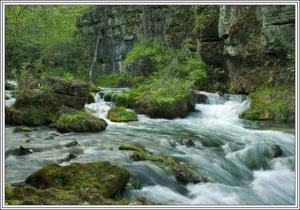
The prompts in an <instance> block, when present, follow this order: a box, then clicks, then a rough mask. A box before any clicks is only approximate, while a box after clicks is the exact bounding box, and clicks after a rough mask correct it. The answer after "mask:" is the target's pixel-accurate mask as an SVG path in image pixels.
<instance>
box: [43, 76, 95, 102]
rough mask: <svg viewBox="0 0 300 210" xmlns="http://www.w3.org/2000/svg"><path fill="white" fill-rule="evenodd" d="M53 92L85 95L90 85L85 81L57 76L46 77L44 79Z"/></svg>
mask: <svg viewBox="0 0 300 210" xmlns="http://www.w3.org/2000/svg"><path fill="white" fill-rule="evenodd" d="M44 83H45V84H46V85H49V86H50V87H51V88H52V89H53V91H54V92H56V93H60V94H63V95H70V96H81V97H86V96H87V95H88V94H89V92H90V85H89V84H88V83H86V82H82V81H77V80H72V81H69V80H66V79H62V78H59V77H47V78H45V80H44Z"/></svg>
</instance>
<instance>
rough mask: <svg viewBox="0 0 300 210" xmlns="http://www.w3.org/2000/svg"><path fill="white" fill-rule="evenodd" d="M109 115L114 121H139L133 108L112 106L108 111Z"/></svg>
mask: <svg viewBox="0 0 300 210" xmlns="http://www.w3.org/2000/svg"><path fill="white" fill-rule="evenodd" d="M107 117H108V119H109V120H110V121H112V122H130V121H137V120H138V117H137V114H136V113H135V112H134V111H133V110H128V109H126V108H125V107H117V106H114V107H112V108H111V109H110V110H109V111H108V113H107Z"/></svg>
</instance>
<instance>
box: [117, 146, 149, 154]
mask: <svg viewBox="0 0 300 210" xmlns="http://www.w3.org/2000/svg"><path fill="white" fill-rule="evenodd" d="M119 150H130V151H136V152H146V149H145V148H144V147H143V146H142V145H139V144H122V145H121V146H120V147H119Z"/></svg>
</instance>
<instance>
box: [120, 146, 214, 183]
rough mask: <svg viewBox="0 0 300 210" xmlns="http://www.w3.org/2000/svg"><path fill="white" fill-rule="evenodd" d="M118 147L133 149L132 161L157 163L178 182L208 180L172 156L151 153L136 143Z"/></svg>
mask: <svg viewBox="0 0 300 210" xmlns="http://www.w3.org/2000/svg"><path fill="white" fill-rule="evenodd" d="M119 149H120V150H129V151H134V152H133V153H132V154H131V155H130V158H131V159H132V160H133V161H144V160H149V161H153V162H156V163H158V164H159V165H161V166H162V167H163V168H165V169H166V170H169V171H171V172H173V173H174V176H175V177H176V180H177V181H178V182H180V183H183V184H187V183H198V182H206V181H208V179H207V177H206V176H204V175H202V174H200V173H199V172H198V171H197V170H196V169H194V168H193V167H192V166H191V165H189V164H187V163H183V162H180V161H178V160H176V159H175V158H173V157H168V156H164V155H156V154H153V153H151V152H149V151H148V150H146V149H145V148H144V147H143V146H140V145H138V144H123V145H121V146H120V147H119Z"/></svg>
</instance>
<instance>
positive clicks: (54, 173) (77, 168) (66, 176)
mask: <svg viewBox="0 0 300 210" xmlns="http://www.w3.org/2000/svg"><path fill="white" fill-rule="evenodd" d="M129 177H130V175H129V172H128V171H127V170H126V169H124V168H122V167H120V166H116V165H112V164H110V162H108V161H104V162H92V163H72V164H71V165H68V166H60V165H57V164H53V165H48V166H45V167H43V168H41V169H40V170H38V171H36V172H35V173H33V174H32V175H30V176H29V177H28V178H27V179H26V180H25V182H26V183H27V184H30V185H32V186H34V187H35V188H37V189H49V188H56V189H60V190H67V191H76V192H78V193H80V194H82V193H84V192H86V190H88V189H96V190H97V192H98V193H100V194H101V195H102V196H103V197H105V198H111V197H113V196H115V195H116V194H117V193H118V192H120V191H121V190H122V189H124V188H125V186H126V184H127V182H128V181H129Z"/></svg>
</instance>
